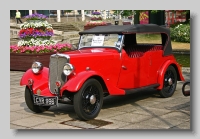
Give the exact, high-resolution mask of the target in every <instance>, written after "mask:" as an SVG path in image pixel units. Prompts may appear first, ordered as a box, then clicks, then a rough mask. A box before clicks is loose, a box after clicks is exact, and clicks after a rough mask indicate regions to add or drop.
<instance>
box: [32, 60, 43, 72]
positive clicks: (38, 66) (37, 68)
mask: <svg viewBox="0 0 200 139" xmlns="http://www.w3.org/2000/svg"><path fill="white" fill-rule="evenodd" d="M42 69H43V65H42V63H40V62H33V64H32V71H33V73H34V74H38V73H40V72H41V71H42Z"/></svg>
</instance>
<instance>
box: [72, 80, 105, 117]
mask: <svg viewBox="0 0 200 139" xmlns="http://www.w3.org/2000/svg"><path fill="white" fill-rule="evenodd" d="M102 105H103V89H102V86H101V84H100V83H99V82H98V81H97V80H96V79H89V80H87V81H86V82H85V83H84V84H83V86H82V88H81V89H80V90H79V91H78V92H77V93H76V94H75V95H74V110H75V112H76V114H77V115H78V117H79V118H80V119H81V120H91V119H94V118H96V117H97V115H98V114H99V112H100V110H101V107H102Z"/></svg>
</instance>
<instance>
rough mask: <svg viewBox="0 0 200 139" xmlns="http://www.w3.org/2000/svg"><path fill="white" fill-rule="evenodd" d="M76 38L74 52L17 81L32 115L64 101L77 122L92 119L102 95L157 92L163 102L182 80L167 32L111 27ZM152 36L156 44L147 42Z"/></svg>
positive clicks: (158, 28)
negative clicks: (77, 118) (74, 113)
mask: <svg viewBox="0 0 200 139" xmlns="http://www.w3.org/2000/svg"><path fill="white" fill-rule="evenodd" d="M79 34H80V41H79V45H78V48H77V49H76V50H74V51H70V52H66V53H57V54H53V55H51V56H50V63H49V67H43V65H42V63H40V62H39V61H38V62H34V63H33V64H32V68H31V69H29V70H27V71H26V72H25V73H24V75H23V77H22V78H21V82H20V85H25V86H26V88H25V102H26V104H27V106H28V108H29V109H30V110H32V111H33V112H36V113H40V112H44V111H45V110H48V109H49V108H50V107H51V106H54V105H57V106H58V103H67V104H73V106H74V109H75V112H76V114H77V115H78V117H79V118H80V119H81V120H90V119H94V118H96V117H97V116H98V114H99V112H100V110H101V107H102V105H103V97H105V96H108V95H113V96H114V95H126V94H128V93H133V92H135V91H136V90H137V92H138V90H142V89H149V88H155V89H157V90H158V92H159V93H160V95H161V96H162V97H164V98H167V97H171V96H172V95H173V94H174V91H175V89H176V85H177V81H184V78H183V76H182V72H181V69H180V67H179V64H178V63H177V62H176V59H175V58H174V56H173V54H172V46H171V39H170V30H169V28H166V27H164V26H158V25H154V24H147V25H110V26H99V27H95V28H92V29H89V30H85V31H82V32H79ZM152 35H153V36H157V37H159V38H160V41H159V42H153V40H149V39H148V38H149V36H152ZM141 37H143V38H144V37H147V40H146V41H144V39H142V40H143V41H141V39H140V38H141Z"/></svg>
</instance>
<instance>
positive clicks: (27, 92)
mask: <svg viewBox="0 0 200 139" xmlns="http://www.w3.org/2000/svg"><path fill="white" fill-rule="evenodd" d="M25 102H26V105H27V106H28V108H29V109H30V110H32V111H33V112H35V113H42V112H44V111H47V110H48V109H49V108H50V106H38V105H34V103H33V96H32V94H31V91H30V89H29V88H28V87H26V89H25Z"/></svg>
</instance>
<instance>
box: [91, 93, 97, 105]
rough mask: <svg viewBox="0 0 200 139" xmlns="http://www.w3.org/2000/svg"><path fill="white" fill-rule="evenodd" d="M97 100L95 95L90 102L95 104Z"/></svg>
mask: <svg viewBox="0 0 200 139" xmlns="http://www.w3.org/2000/svg"><path fill="white" fill-rule="evenodd" d="M95 102H96V97H95V96H94V95H91V96H90V103H91V104H94V103H95Z"/></svg>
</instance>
